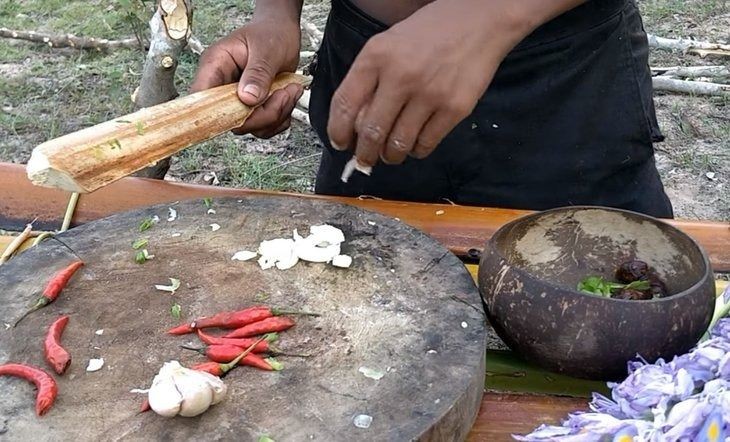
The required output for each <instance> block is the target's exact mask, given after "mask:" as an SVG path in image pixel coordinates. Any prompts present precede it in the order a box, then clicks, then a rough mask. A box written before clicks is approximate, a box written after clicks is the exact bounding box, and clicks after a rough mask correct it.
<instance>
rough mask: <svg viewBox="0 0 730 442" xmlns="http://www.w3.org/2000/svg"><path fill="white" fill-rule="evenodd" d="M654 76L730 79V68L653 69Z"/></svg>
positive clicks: (682, 67) (671, 67)
mask: <svg viewBox="0 0 730 442" xmlns="http://www.w3.org/2000/svg"><path fill="white" fill-rule="evenodd" d="M651 73H652V74H653V75H663V76H665V77H684V78H696V77H709V78H722V77H730V68H728V67H727V66H667V67H652V68H651Z"/></svg>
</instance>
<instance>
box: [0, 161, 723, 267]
mask: <svg viewBox="0 0 730 442" xmlns="http://www.w3.org/2000/svg"><path fill="white" fill-rule="evenodd" d="M246 195H286V194H283V193H276V192H263V191H251V190H245V189H231V188H222V187H211V186H199V185H192V184H181V183H171V182H168V181H156V180H146V179H141V178H125V179H123V180H120V181H118V182H116V183H114V184H112V185H110V186H108V187H105V188H103V189H100V190H99V191H97V192H94V193H92V194H88V195H83V196H82V197H81V200H80V203H79V207H78V210H77V211H76V216H75V217H74V223H73V225H79V224H83V223H86V222H89V221H91V220H94V219H98V218H102V217H104V216H108V215H111V214H113V213H116V212H120V211H124V210H130V209H133V208H138V207H144V206H148V205H151V204H158V203H162V202H169V201H177V200H181V199H187V198H203V197H213V198H216V197H223V196H246ZM297 196H299V197H301V198H309V199H327V200H332V201H340V202H344V203H347V204H350V205H354V206H358V207H362V208H365V209H368V210H372V211H376V212H379V213H382V214H384V215H387V216H390V217H394V218H399V219H401V220H402V221H403V222H405V223H406V224H409V225H411V226H414V227H416V228H418V229H420V230H423V231H424V232H426V233H428V234H429V235H431V236H432V237H434V238H435V239H436V240H438V241H440V242H441V243H442V244H444V245H445V246H446V247H448V248H449V249H450V250H451V251H452V252H453V253H455V254H457V255H459V256H461V257H463V258H464V257H465V258H470V259H478V254H479V253H480V251H481V250H482V249H483V247H484V244H485V242H486V241H487V239H489V238H490V237H491V236H492V234H493V233H494V232H495V231H496V230H497V229H498V228H500V227H501V226H502V225H504V224H505V223H507V222H509V221H512V220H514V219H516V218H518V217H520V216H524V215H526V214H528V213H530V212H528V211H524V210H514V209H497V208H486V207H470V206H452V205H444V204H421V203H408V202H398V201H382V200H373V199H357V198H337V197H327V196H321V195H297ZM67 201H68V194H67V193H65V192H62V191H59V190H55V189H46V188H41V187H36V186H33V185H31V183H30V182H29V181H28V180H27V179H26V178H25V173H24V170H23V167H22V166H20V165H16V164H7V163H4V164H2V163H0V228H5V229H22V226H24V225H25V223H27V222H28V221H29V220H31V219H33V218H34V217H36V216H37V217H38V223H37V225H38V228H39V229H57V228H58V227H59V226H60V218H61V216H62V215H63V211H64V210H65V207H66V203H67ZM441 211H443V213H442V214H440V215H439V214H438V213H441ZM668 222H669V223H670V224H672V225H674V226H676V227H678V228H680V229H682V230H683V231H684V232H686V233H688V234H689V235H690V236H691V237H692V238H694V240H695V241H697V242H698V243H699V244H700V245H701V246H702V247H703V248H704V249H705V251H706V252H707V253H708V255H709V257H710V262H711V263H712V266H713V269H714V270H715V271H717V272H730V223H726V222H711V221H687V220H669V221H668ZM470 251H475V252H476V255H474V254H473V253H472V254H471V256H470V253H469V252H470Z"/></svg>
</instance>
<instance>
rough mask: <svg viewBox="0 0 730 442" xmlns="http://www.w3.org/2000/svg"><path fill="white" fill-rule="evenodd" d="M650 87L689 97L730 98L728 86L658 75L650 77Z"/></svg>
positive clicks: (729, 87)
mask: <svg viewBox="0 0 730 442" xmlns="http://www.w3.org/2000/svg"><path fill="white" fill-rule="evenodd" d="M651 82H652V85H653V86H654V90H655V91H665V92H677V93H680V94H691V95H710V96H717V97H728V96H730V85H728V84H719V83H707V82H704V81H689V80H677V79H676V78H670V77H665V76H663V75H659V76H657V77H652V79H651Z"/></svg>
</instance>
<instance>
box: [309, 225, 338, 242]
mask: <svg viewBox="0 0 730 442" xmlns="http://www.w3.org/2000/svg"><path fill="white" fill-rule="evenodd" d="M307 239H309V240H310V241H312V242H313V243H315V244H316V245H325V244H340V243H343V242H345V234H344V233H342V230H340V229H338V228H337V227H335V226H331V225H329V224H322V225H319V226H312V227H310V228H309V237H308V238H307Z"/></svg>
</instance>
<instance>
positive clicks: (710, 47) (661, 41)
mask: <svg viewBox="0 0 730 442" xmlns="http://www.w3.org/2000/svg"><path fill="white" fill-rule="evenodd" d="M647 38H648V40H649V47H652V48H657V49H665V50H673V51H682V52H692V51H694V52H695V53H698V55H700V56H703V55H702V53H700V52H699V51H698V50H704V51H718V53H717V55H726V56H730V45H726V44H718V43H710V42H707V41H698V40H690V39H686V38H678V39H675V38H664V37H657V36H656V35H652V34H647Z"/></svg>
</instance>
